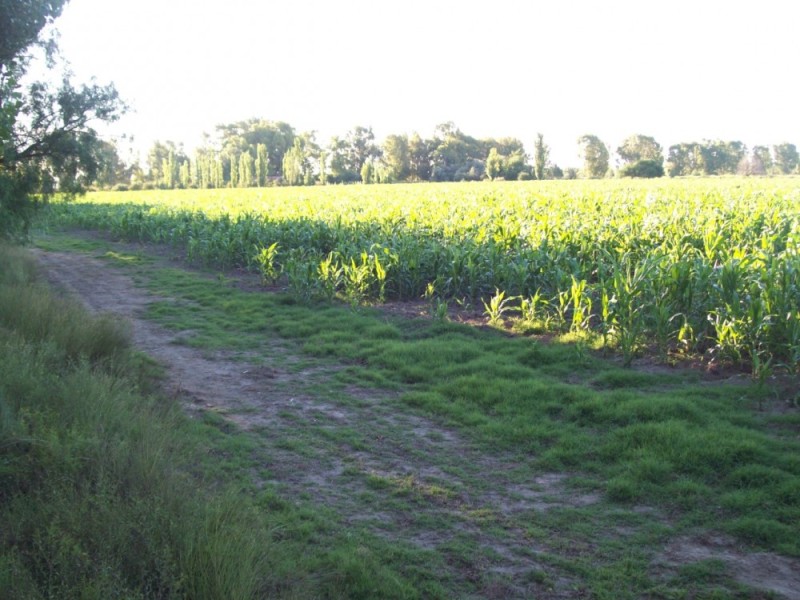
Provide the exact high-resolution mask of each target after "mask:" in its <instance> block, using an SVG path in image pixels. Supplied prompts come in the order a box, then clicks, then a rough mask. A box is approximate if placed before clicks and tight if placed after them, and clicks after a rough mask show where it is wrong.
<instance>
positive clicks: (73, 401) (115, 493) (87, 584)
mask: <svg viewBox="0 0 800 600" xmlns="http://www.w3.org/2000/svg"><path fill="white" fill-rule="evenodd" d="M149 370H150V369H149V366H148V363H147V362H146V361H144V360H143V359H142V357H140V356H137V355H136V354H135V353H133V352H132V351H131V349H130V343H129V336H128V333H127V331H126V330H125V327H124V325H120V324H119V322H118V321H115V320H113V319H112V318H110V317H99V318H97V317H93V316H90V315H88V314H87V313H86V312H85V311H83V310H82V308H81V307H79V306H77V305H75V304H73V303H70V302H66V301H64V300H62V299H60V298H56V297H54V296H53V295H51V294H50V292H49V291H48V290H47V289H46V287H45V286H43V285H41V284H39V283H38V282H37V279H36V275H35V268H34V264H33V262H32V261H31V259H30V258H29V257H27V256H26V254H25V253H24V252H23V251H21V250H19V249H16V248H9V247H0V522H1V523H3V527H2V528H0V590H2V596H3V597H4V598H9V599H11V600H14V599H19V600H29V599H32V598H86V599H92V598H97V599H100V598H103V599H107V598H193V599H202V598H208V599H212V598H241V599H245V598H262V597H288V598H293V597H297V598H305V597H314V596H328V597H374V595H375V594H377V595H379V596H382V597H395V598H397V597H413V596H414V593H413V592H412V591H411V588H410V587H409V586H408V585H407V584H406V583H404V582H403V581H402V580H401V579H400V578H398V577H397V576H396V575H394V574H393V573H391V572H389V571H388V570H387V569H386V568H385V567H383V566H382V565H381V564H380V561H378V560H377V559H376V558H375V557H374V556H372V555H371V554H369V553H368V552H367V553H365V552H364V551H363V550H362V549H360V548H359V547H357V546H356V545H355V544H353V543H352V542H347V541H346V540H345V541H342V542H341V543H338V544H336V545H335V547H334V549H333V550H330V549H327V550H309V547H311V546H313V538H314V534H315V533H316V531H318V530H319V529H320V528H321V527H323V526H324V523H322V522H321V521H320V519H318V518H316V517H314V516H313V515H303V514H302V512H301V511H299V510H298V509H295V508H292V507H291V506H288V505H282V506H279V507H272V510H265V508H264V507H263V506H259V504H258V503H257V502H256V501H255V499H254V498H253V497H252V496H251V495H250V494H247V493H243V492H242V491H241V490H240V489H237V488H236V487H234V486H233V485H232V484H230V483H226V482H225V481H224V480H220V479H214V480H209V479H207V478H206V475H205V474H204V472H205V471H214V472H218V471H219V469H214V465H209V464H208V463H209V461H211V460H212V459H211V458H209V457H211V456H214V455H215V454H216V453H217V450H218V446H219V445H220V444H221V442H220V441H219V440H218V439H217V438H215V432H217V429H216V428H215V427H214V425H213V423H205V422H193V421H190V420H189V419H187V418H186V417H185V416H184V415H183V413H182V412H181V411H180V410H179V409H178V407H177V406H176V405H175V404H174V403H173V402H170V401H166V400H164V399H163V398H159V397H158V396H155V395H147V394H145V393H143V392H144V390H145V389H146V388H147V387H148V386H149V382H148V380H147V378H146V375H145V373H146V372H148V371H149ZM198 465H207V466H203V467H198ZM357 559H358V560H357Z"/></svg>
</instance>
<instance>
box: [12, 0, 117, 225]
mask: <svg viewBox="0 0 800 600" xmlns="http://www.w3.org/2000/svg"><path fill="white" fill-rule="evenodd" d="M63 5H64V2H63V1H53V2H41V1H33V2H32V1H26V2H6V1H4V2H3V3H2V6H0V235H2V236H4V237H8V236H12V235H19V234H22V235H24V234H25V232H26V229H27V225H28V221H29V217H30V211H31V209H32V207H33V206H34V203H33V200H32V195H33V194H38V196H39V198H43V199H47V198H48V197H49V196H50V195H51V194H52V193H53V192H54V191H56V190H58V191H61V192H64V193H67V194H74V193H77V192H81V191H83V189H84V188H85V187H86V186H88V185H89V184H90V183H92V182H93V181H94V180H95V179H97V177H98V170H99V167H100V165H101V164H102V162H103V154H104V148H103V146H102V144H101V143H100V141H99V138H98V136H97V133H96V132H95V131H94V129H92V127H91V124H92V122H93V121H96V120H99V121H113V120H115V119H116V118H117V117H118V115H119V112H120V108H121V104H120V101H119V97H118V95H117V92H116V90H115V89H114V87H113V86H106V87H103V86H99V85H97V84H94V83H92V84H91V85H83V86H80V87H75V86H74V85H73V84H72V82H71V81H70V78H69V76H68V75H67V74H64V75H63V77H62V79H61V83H60V85H59V86H57V87H56V86H54V85H53V84H50V83H47V82H43V81H37V82H33V83H30V84H29V85H28V87H27V89H23V87H22V84H21V82H22V80H23V78H24V77H25V75H26V72H27V67H28V64H29V62H30V56H29V52H30V49H31V47H32V46H34V45H41V46H45V47H46V49H47V53H48V58H51V59H52V55H53V51H54V43H53V42H52V40H51V41H50V42H44V41H41V40H40V39H39V36H40V33H41V31H42V29H43V28H44V26H45V25H47V24H48V23H51V22H52V21H53V19H55V18H56V17H57V16H58V15H59V14H60V13H61V10H62V8H63Z"/></svg>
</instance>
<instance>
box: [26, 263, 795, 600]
mask: <svg viewBox="0 0 800 600" xmlns="http://www.w3.org/2000/svg"><path fill="white" fill-rule="evenodd" d="M36 256H37V258H38V260H39V262H40V264H41V265H42V267H43V270H44V272H45V274H46V276H47V278H48V280H49V281H50V282H51V283H52V284H53V285H54V286H55V287H56V288H58V289H62V290H64V291H65V292H67V293H69V294H70V295H73V296H75V297H76V298H79V299H80V300H81V301H82V302H83V303H84V304H85V305H86V306H88V307H89V308H90V309H91V310H93V311H97V312H108V313H113V314H116V315H119V316H120V317H121V318H124V319H127V320H129V321H130V323H131V326H132V331H133V341H134V344H135V345H136V347H137V348H139V349H140V350H142V351H144V352H146V353H147V354H149V355H150V356H151V357H153V358H154V359H156V360H157V361H158V362H159V363H161V364H162V365H163V366H164V367H165V370H166V391H167V392H168V393H169V394H171V395H174V396H176V397H178V398H180V399H181V401H183V402H184V404H185V406H186V407H187V409H189V410H191V411H197V410H212V411H215V412H217V413H219V414H220V415H222V416H223V417H224V418H226V419H228V420H229V421H230V422H232V423H234V424H235V425H236V426H238V427H239V428H241V429H242V430H244V431H247V432H250V434H252V435H257V436H259V438H260V440H261V441H262V443H263V468H262V469H259V472H258V473H254V474H253V476H254V478H255V479H256V482H257V484H259V485H274V486H276V488H277V489H278V490H279V491H280V492H281V493H282V494H284V495H285V497H286V498H288V499H292V498H306V499H310V501H311V502H312V503H316V504H319V505H321V506H325V507H329V508H333V509H334V510H335V511H336V512H337V514H339V515H341V520H342V523H343V525H345V526H359V527H367V528H368V529H369V530H370V531H371V532H372V533H375V534H377V535H380V536H384V537H386V538H388V539H391V540H392V541H396V542H401V543H408V544H413V545H415V546H418V547H422V548H426V549H431V550H436V549H437V548H438V547H439V546H441V545H442V544H447V543H449V542H451V541H452V540H454V539H459V540H468V541H469V543H470V544H474V545H475V546H476V547H479V548H481V550H482V552H480V553H478V554H479V555H480V556H481V557H483V558H482V559H481V560H476V561H475V562H474V563H473V564H469V565H454V566H453V569H454V573H453V574H452V575H453V576H454V577H470V576H472V577H485V575H486V574H487V573H489V574H492V573H494V574H497V575H498V576H499V577H500V578H501V580H502V581H503V583H502V584H493V585H494V587H489V588H485V589H484V590H483V593H485V597H530V596H531V594H532V595H534V596H535V597H548V598H571V597H577V595H578V594H579V593H580V592H579V590H578V589H576V585H577V586H578V588H579V584H578V582H576V581H575V580H573V579H572V578H571V577H570V576H567V575H565V574H564V573H562V572H559V571H558V570H556V569H554V568H552V567H551V566H549V565H548V564H547V563H543V562H541V561H540V560H539V559H538V558H537V555H539V554H540V553H542V552H548V553H551V554H552V553H554V552H555V551H556V550H554V547H553V546H552V544H551V543H549V542H548V540H546V539H545V540H543V539H533V538H531V536H530V535H529V534H527V533H526V532H525V531H524V530H523V529H520V528H518V526H517V523H520V522H524V521H525V520H528V521H530V520H531V519H533V518H535V515H537V514H542V513H545V512H546V511H548V510H550V509H552V508H554V507H567V508H569V507H582V506H588V505H595V504H598V503H600V502H602V498H601V497H600V496H598V495H596V494H576V493H573V492H570V491H568V490H569V487H568V486H567V485H566V484H567V479H568V475H567V474H562V473H536V472H535V471H531V476H530V477H529V478H527V479H526V480H524V481H523V482H521V481H520V477H519V473H520V472H522V471H524V470H525V469H526V465H525V464H524V463H520V461H519V457H514V458H513V459H512V458H511V457H505V456H502V455H499V454H497V455H492V456H489V455H487V454H486V453H485V452H481V451H478V450H477V449H476V448H474V447H473V446H472V445H471V444H470V443H469V441H467V440H465V439H464V438H463V437H462V436H461V435H459V434H458V432H456V431H453V430H451V429H448V428H447V427H444V426H442V425H441V424H440V423H437V422H435V421H433V420H431V419H428V418H425V417H423V416H420V415H418V414H414V413H412V412H410V411H409V410H402V409H401V410H398V404H397V403H395V402H392V401H391V400H392V399H393V398H392V397H390V396H387V397H380V395H379V393H378V392H374V391H367V390H361V389H357V388H352V389H349V390H347V394H348V397H347V399H346V401H336V399H332V398H326V397H320V396H319V395H318V394H315V393H311V392H310V391H309V389H308V388H307V387H306V386H304V380H305V379H310V378H314V379H315V380H317V381H319V380H320V378H322V379H323V380H324V378H325V377H329V376H330V375H331V373H330V371H331V369H332V367H330V366H320V367H314V366H312V367H304V368H303V369H300V370H296V369H287V368H286V366H285V365H287V364H291V362H292V357H286V356H284V357H283V358H284V361H283V365H284V366H283V367H278V366H273V365H272V364H269V362H267V363H266V364H264V360H263V359H264V358H265V357H260V358H261V360H260V361H255V359H256V358H257V357H255V356H254V357H253V358H254V364H248V362H246V361H245V362H243V361H242V360H241V356H238V357H236V356H234V355H233V353H226V352H213V353H209V352H208V351H206V350H201V349H196V348H192V347H189V346H186V345H182V343H181V342H182V341H183V340H184V339H185V337H186V333H185V332H183V333H181V332H174V331H168V330H166V329H164V328H162V327H160V326H158V325H156V324H154V323H153V322H151V321H148V320H147V319H145V318H144V312H145V310H146V308H147V306H148V304H150V303H152V302H154V301H174V299H169V298H156V297H154V296H152V295H150V294H148V293H147V292H146V291H144V290H142V289H141V288H139V287H137V286H136V285H135V284H134V282H133V280H132V279H131V278H130V277H129V276H128V275H127V274H125V273H124V272H122V271H120V270H118V269H116V268H114V267H112V266H110V265H109V264H108V263H107V262H105V261H103V260H100V259H97V258H92V257H89V256H86V255H82V254H77V253H58V252H42V251H37V252H36ZM274 350H275V351H276V352H281V351H282V350H281V347H280V341H279V340H276V341H275V348H274ZM259 362H260V363H261V364H259ZM343 427H346V428H348V429H349V430H351V431H353V432H354V434H355V435H357V436H358V437H359V439H360V443H359V445H358V449H354V448H353V447H350V446H348V445H345V444H341V443H338V442H335V441H334V442H332V441H331V439H332V438H331V436H326V435H325V433H326V432H330V431H332V430H335V429H337V428H343ZM376 480H379V481H382V482H388V483H389V485H390V486H395V487H396V486H405V487H407V488H408V491H409V492H410V493H411V495H412V496H413V497H414V498H415V500H414V501H409V502H408V503H407V506H406V507H405V508H404V507H403V506H398V503H397V502H392V503H387V502H385V501H384V500H385V498H383V497H382V496H381V494H382V492H381V491H380V490H379V489H378V490H376V489H375V487H374V486H373V487H371V486H370V485H369V481H376ZM383 494H384V495H388V494H389V491H388V490H387V491H385V492H383ZM366 497H369V498H371V500H365V499H364V498H366ZM653 514H654V518H661V517H660V516H658V515H657V514H656V513H653ZM476 515H483V516H481V517H480V518H477V517H476ZM485 515H491V516H492V517H491V519H489V520H488V521H487V520H486V519H485ZM431 521H433V522H435V523H436V524H437V526H436V527H435V528H431V527H430V526H429V523H430V522H431ZM628 534H630V535H633V534H635V531H630V532H627V533H626V532H625V531H624V530H623V529H622V528H621V529H620V530H619V531H617V532H616V533H615V535H620V536H624V535H628ZM715 540H716V541H715V544H707V543H705V542H703V541H701V540H691V539H688V538H683V539H681V540H680V541H679V542H674V543H673V544H672V545H671V546H669V547H667V548H665V549H664V552H663V554H657V556H656V557H655V563H657V566H658V565H661V566H662V567H664V568H671V567H673V566H675V565H676V564H682V563H685V562H687V561H689V562H691V561H692V560H699V559H706V558H719V559H721V560H725V561H726V562H727V563H728V564H730V565H732V566H734V567H735V570H736V576H737V579H738V580H739V581H741V582H742V583H747V584H749V585H752V586H755V587H761V588H765V589H768V590H772V591H774V592H777V593H780V594H783V595H785V596H786V597H787V598H792V599H800V561H791V560H789V559H785V558H782V557H778V556H774V555H766V554H758V555H748V554H745V553H743V552H740V551H738V550H736V548H735V544H734V543H733V541H732V540H729V539H726V538H721V537H719V538H715ZM765 564H769V565H770V566H771V568H770V569H765V568H764V565H765ZM541 571H547V572H548V573H549V574H550V575H551V577H550V580H549V583H548V585H547V586H546V588H543V587H541V586H539V585H538V584H536V583H535V582H531V581H530V578H529V577H528V575H529V574H530V573H532V572H541Z"/></svg>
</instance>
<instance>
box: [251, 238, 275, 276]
mask: <svg viewBox="0 0 800 600" xmlns="http://www.w3.org/2000/svg"><path fill="white" fill-rule="evenodd" d="M277 256H278V242H274V243H272V244H271V245H269V246H267V247H266V248H264V247H258V246H256V253H255V255H254V256H253V258H252V260H253V262H254V263H255V265H256V267H257V268H258V272H259V273H260V274H261V281H262V282H263V283H264V284H271V283H275V282H276V281H277V280H278V277H280V274H281V270H280V266H279V265H278V263H277V261H276V258H277Z"/></svg>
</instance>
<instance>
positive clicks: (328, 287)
mask: <svg viewBox="0 0 800 600" xmlns="http://www.w3.org/2000/svg"><path fill="white" fill-rule="evenodd" d="M343 272H344V269H342V265H341V262H340V259H339V257H338V256H337V255H336V254H335V253H333V252H329V253H328V256H326V257H325V258H323V259H322V260H321V261H320V262H319V265H318V266H317V276H318V278H317V280H318V282H319V288H320V291H321V292H322V296H323V297H324V298H325V300H327V301H328V302H330V301H331V300H333V299H334V298H335V297H336V293H337V292H338V291H339V288H340V287H341V285H342V278H343Z"/></svg>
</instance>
